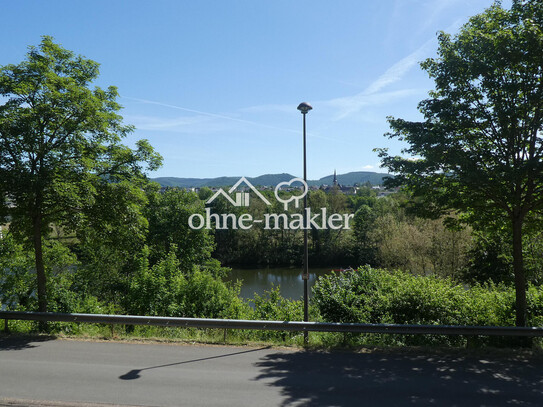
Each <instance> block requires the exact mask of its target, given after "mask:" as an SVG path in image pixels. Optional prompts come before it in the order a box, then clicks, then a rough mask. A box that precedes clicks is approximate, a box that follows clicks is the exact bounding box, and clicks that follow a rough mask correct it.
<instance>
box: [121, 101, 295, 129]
mask: <svg viewBox="0 0 543 407" xmlns="http://www.w3.org/2000/svg"><path fill="white" fill-rule="evenodd" d="M123 98H125V99H128V100H133V101H136V102H140V103H145V104H150V105H156V106H162V107H167V108H170V109H176V110H182V111H184V112H189V113H195V114H197V115H199V116H206V117H210V118H214V119H219V120H227V121H232V122H238V123H243V124H248V125H251V126H258V127H265V128H268V129H273V130H279V131H284V132H289V133H298V132H299V131H298V130H294V129H287V128H283V127H277V126H272V125H268V124H265V123H260V122H255V121H251V120H245V119H240V118H237V117H234V116H227V115H224V114H217V113H212V112H204V111H201V110H195V109H189V108H186V107H182V106H176V105H172V104H168V103H162V102H157V101H154V100H147V99H140V98H133V97H128V96H123ZM154 120H155V121H162V122H163V124H164V127H165V128H166V127H168V126H169V125H172V124H173V125H176V122H177V121H179V123H181V122H182V121H183V120H187V119H186V118H180V119H174V120H168V119H162V118H154ZM192 120H193V121H194V119H192ZM187 124H188V123H187ZM157 126H159V125H158V124H157Z"/></svg>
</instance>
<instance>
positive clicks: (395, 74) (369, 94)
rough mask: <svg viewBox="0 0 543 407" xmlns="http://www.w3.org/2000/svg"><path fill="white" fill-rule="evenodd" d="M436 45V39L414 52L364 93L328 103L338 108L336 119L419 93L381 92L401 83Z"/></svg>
mask: <svg viewBox="0 0 543 407" xmlns="http://www.w3.org/2000/svg"><path fill="white" fill-rule="evenodd" d="M434 43H435V39H434V38H432V39H430V40H428V41H426V42H425V43H424V44H423V45H421V46H420V47H419V48H418V49H416V50H415V51H414V52H412V53H411V54H409V55H407V56H406V57H404V58H402V59H401V60H399V61H398V62H396V63H395V64H394V65H392V66H391V67H390V68H388V69H387V70H386V71H385V72H384V73H383V74H382V75H381V76H379V77H378V78H377V79H376V80H374V81H373V82H372V83H371V84H370V85H369V86H368V87H367V88H366V89H364V90H363V91H362V92H360V93H358V94H356V95H353V96H346V97H342V98H336V99H332V100H330V101H328V102H327V103H328V104H329V105H330V106H333V107H336V108H338V112H337V114H336V117H335V119H336V120H340V119H343V118H345V117H347V116H349V115H351V114H353V113H356V112H358V111H360V110H361V109H362V108H364V107H366V106H370V105H375V104H383V103H388V102H390V101H392V100H397V99H399V98H402V97H406V96H410V95H413V94H414V93H417V92H419V90H417V89H402V90H396V91H391V92H381V91H382V90H383V89H384V88H386V87H388V86H390V85H392V84H394V83H396V82H399V81H401V80H402V79H403V78H404V77H405V75H406V74H407V73H408V72H409V71H410V70H411V69H412V68H413V67H415V66H416V65H417V64H418V63H419V62H420V61H421V60H422V59H423V58H424V57H425V56H426V55H428V52H429V49H430V46H431V45H433V44H434Z"/></svg>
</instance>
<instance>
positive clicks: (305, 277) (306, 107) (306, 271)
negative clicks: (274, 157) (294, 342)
mask: <svg viewBox="0 0 543 407" xmlns="http://www.w3.org/2000/svg"><path fill="white" fill-rule="evenodd" d="M311 109H313V107H311V105H310V104H309V103H307V102H302V103H300V104H299V105H298V110H299V111H300V112H301V113H302V116H303V117H304V181H305V182H306V184H307V160H306V148H305V144H306V143H305V138H306V137H305V115H306V114H307V112H309V111H310V110H311ZM308 192H309V191H308ZM303 219H304V223H303V229H304V272H303V274H302V280H304V322H307V321H308V320H309V315H308V302H309V301H308V295H307V281H308V280H309V254H308V248H307V194H305V195H304V217H303ZM308 341H309V337H308V333H307V331H305V332H304V344H305V345H307V344H308Z"/></svg>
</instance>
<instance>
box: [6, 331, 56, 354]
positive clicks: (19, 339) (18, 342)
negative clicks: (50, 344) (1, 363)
mask: <svg viewBox="0 0 543 407" xmlns="http://www.w3.org/2000/svg"><path fill="white" fill-rule="evenodd" d="M55 339H56V337H55V336H52V335H9V334H5V333H1V334H0V352H2V351H13V350H24V349H32V348H36V347H38V346H39V343H40V342H46V341H52V340H55Z"/></svg>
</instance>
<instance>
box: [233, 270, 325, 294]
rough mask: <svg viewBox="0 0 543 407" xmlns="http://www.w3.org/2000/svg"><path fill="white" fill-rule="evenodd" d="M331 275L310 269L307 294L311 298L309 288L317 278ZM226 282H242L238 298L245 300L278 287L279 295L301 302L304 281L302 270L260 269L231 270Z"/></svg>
mask: <svg viewBox="0 0 543 407" xmlns="http://www.w3.org/2000/svg"><path fill="white" fill-rule="evenodd" d="M330 273H332V271H331V270H330V268H313V269H312V268H310V269H309V280H308V288H309V289H308V292H309V296H310V297H311V287H313V285H314V284H315V282H316V281H317V278H318V277H319V276H324V275H327V274H330ZM225 280H226V281H236V280H242V281H243V284H242V286H241V293H240V296H241V297H242V298H245V299H251V298H254V294H255V293H257V294H259V295H262V294H263V293H264V291H269V290H270V289H271V288H272V287H278V286H279V287H280V292H281V295H282V296H283V297H285V298H288V299H292V300H301V299H303V295H304V281H303V280H302V268H300V267H296V268H261V269H236V268H233V269H232V271H231V272H230V274H229V275H228V276H227V277H226V278H225Z"/></svg>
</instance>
